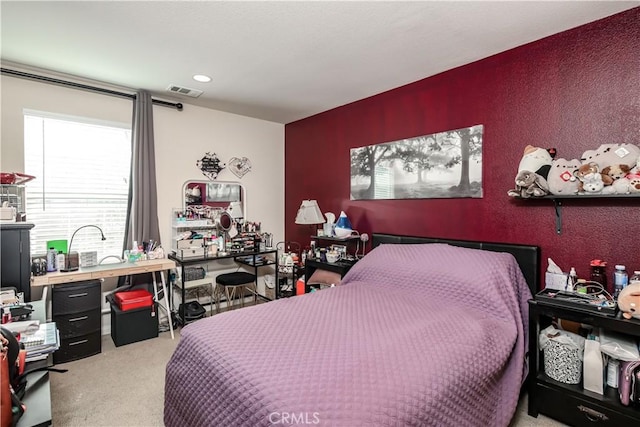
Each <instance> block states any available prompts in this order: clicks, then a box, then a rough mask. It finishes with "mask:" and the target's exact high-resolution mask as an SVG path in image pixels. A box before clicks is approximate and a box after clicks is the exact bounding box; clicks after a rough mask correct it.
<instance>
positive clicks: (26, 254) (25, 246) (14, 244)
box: [0, 222, 33, 302]
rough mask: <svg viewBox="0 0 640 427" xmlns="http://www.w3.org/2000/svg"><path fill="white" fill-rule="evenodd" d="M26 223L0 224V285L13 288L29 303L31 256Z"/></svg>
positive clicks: (29, 226)
mask: <svg viewBox="0 0 640 427" xmlns="http://www.w3.org/2000/svg"><path fill="white" fill-rule="evenodd" d="M32 228H33V224H30V223H27V222H16V223H0V231H1V232H2V235H1V236H0V245H1V247H0V257H1V260H0V265H1V266H2V268H0V274H1V279H0V284H1V285H2V287H14V288H16V289H17V290H18V292H23V293H24V300H25V301H26V302H29V301H31V254H30V247H31V246H30V243H29V230H31V229H32Z"/></svg>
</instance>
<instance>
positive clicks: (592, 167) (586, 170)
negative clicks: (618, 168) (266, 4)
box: [574, 162, 613, 193]
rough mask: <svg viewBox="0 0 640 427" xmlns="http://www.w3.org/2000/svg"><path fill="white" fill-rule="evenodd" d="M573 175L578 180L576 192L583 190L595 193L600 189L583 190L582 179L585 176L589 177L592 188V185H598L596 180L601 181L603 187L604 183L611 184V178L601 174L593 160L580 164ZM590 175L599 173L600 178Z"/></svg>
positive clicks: (583, 179)
mask: <svg viewBox="0 0 640 427" xmlns="http://www.w3.org/2000/svg"><path fill="white" fill-rule="evenodd" d="M574 175H575V177H576V178H578V179H579V180H580V184H579V185H578V192H583V191H587V192H589V193H596V192H598V191H600V190H602V189H600V190H596V191H592V190H591V191H590V190H585V188H584V181H585V178H586V177H589V178H588V179H589V182H590V184H591V188H592V189H593V188H594V187H593V186H594V185H599V184H596V182H597V181H602V186H603V187H604V186H605V185H611V184H613V178H611V177H610V176H609V175H603V174H601V173H600V171H599V168H598V165H597V164H596V163H595V162H591V163H587V164H583V165H582V166H580V167H579V168H578V170H577V171H576V172H575V173H574ZM590 175H599V176H600V178H596V177H594V176H590Z"/></svg>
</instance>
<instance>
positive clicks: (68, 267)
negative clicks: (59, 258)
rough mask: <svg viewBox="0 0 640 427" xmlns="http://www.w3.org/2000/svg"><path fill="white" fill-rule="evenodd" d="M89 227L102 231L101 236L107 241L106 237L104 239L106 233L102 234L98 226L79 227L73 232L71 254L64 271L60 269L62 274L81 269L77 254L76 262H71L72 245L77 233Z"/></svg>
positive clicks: (68, 255) (65, 262)
mask: <svg viewBox="0 0 640 427" xmlns="http://www.w3.org/2000/svg"><path fill="white" fill-rule="evenodd" d="M87 227H94V228H97V229H98V230H100V236H101V237H102V240H107V238H106V237H104V233H103V232H102V228H100V227H98V226H97V225H91V224H89V225H83V226H82V227H79V228H77V229H76V231H74V232H73V234H72V235H71V240H70V241H69V253H68V254H67V256H66V258H65V260H64V269H60V271H61V272H67V271H76V270H78V268H80V267H79V262H77V259H78V258H77V254H76V257H75V258H76V262H74V263H72V262H71V245H73V238H74V237H75V236H76V233H77V232H78V231H80V230H82V229H83V228H87Z"/></svg>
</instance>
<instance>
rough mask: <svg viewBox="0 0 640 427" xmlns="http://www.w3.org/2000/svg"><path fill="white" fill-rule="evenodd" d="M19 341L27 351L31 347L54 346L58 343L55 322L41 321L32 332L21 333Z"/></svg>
mask: <svg viewBox="0 0 640 427" xmlns="http://www.w3.org/2000/svg"><path fill="white" fill-rule="evenodd" d="M20 342H21V343H22V344H24V347H25V349H26V350H27V352H29V351H30V350H32V349H41V348H48V347H54V346H57V345H58V328H57V327H56V323H55V322H49V323H41V324H40V325H39V327H38V330H37V331H35V332H34V333H32V334H22V335H21V336H20Z"/></svg>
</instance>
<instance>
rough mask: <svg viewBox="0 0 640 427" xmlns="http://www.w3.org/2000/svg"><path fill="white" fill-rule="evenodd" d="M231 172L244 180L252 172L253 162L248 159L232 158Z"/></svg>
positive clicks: (230, 161) (230, 162) (230, 163)
mask: <svg viewBox="0 0 640 427" xmlns="http://www.w3.org/2000/svg"><path fill="white" fill-rule="evenodd" d="M229 170H230V171H231V173H233V174H234V175H235V176H237V177H238V178H242V177H243V176H245V175H246V174H247V173H249V172H251V162H250V161H249V159H247V158H246V157H241V158H238V157H232V158H231V160H229Z"/></svg>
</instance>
